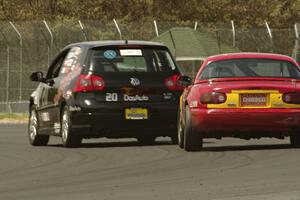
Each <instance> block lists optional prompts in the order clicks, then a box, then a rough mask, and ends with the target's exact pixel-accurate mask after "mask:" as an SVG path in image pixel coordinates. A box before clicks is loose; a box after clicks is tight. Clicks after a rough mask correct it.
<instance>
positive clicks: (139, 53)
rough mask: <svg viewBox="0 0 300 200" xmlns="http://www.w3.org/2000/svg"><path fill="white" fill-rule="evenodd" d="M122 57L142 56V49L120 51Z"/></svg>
mask: <svg viewBox="0 0 300 200" xmlns="http://www.w3.org/2000/svg"><path fill="white" fill-rule="evenodd" d="M120 55H121V56H142V55H143V54H142V50H141V49H120Z"/></svg>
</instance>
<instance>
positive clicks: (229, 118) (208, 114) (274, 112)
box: [191, 108, 300, 132]
mask: <svg viewBox="0 0 300 200" xmlns="http://www.w3.org/2000/svg"><path fill="white" fill-rule="evenodd" d="M191 114H192V122H193V126H194V128H195V130H197V131H201V132H218V131H220V132H224V131H225V132H226V131H227V132H228V131H239V132H252V131H258V132H262V131H268V132H284V131H293V130H296V129H298V130H300V109H199V108H197V109H191Z"/></svg>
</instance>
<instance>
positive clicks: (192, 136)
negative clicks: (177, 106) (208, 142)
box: [184, 106, 203, 151]
mask: <svg viewBox="0 0 300 200" xmlns="http://www.w3.org/2000/svg"><path fill="white" fill-rule="evenodd" d="M202 147H203V138H202V137H201V135H200V134H199V133H197V132H195V130H194V129H193V124H192V117H191V112H190V109H189V107H188V106H186V109H185V125H184V150H185V151H201V150H202Z"/></svg>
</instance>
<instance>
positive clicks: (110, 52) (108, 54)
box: [103, 50, 117, 60]
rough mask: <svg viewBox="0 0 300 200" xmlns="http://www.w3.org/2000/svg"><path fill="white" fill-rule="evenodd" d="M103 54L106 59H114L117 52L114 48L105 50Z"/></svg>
mask: <svg viewBox="0 0 300 200" xmlns="http://www.w3.org/2000/svg"><path fill="white" fill-rule="evenodd" d="M103 56H104V57H105V58H106V59H109V60H112V59H114V58H115V57H117V53H116V52H115V51H113V50H107V51H104V53H103Z"/></svg>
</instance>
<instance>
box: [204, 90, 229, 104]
mask: <svg viewBox="0 0 300 200" xmlns="http://www.w3.org/2000/svg"><path fill="white" fill-rule="evenodd" d="M226 99H227V96H226V94H224V93H221V92H209V93H204V94H202V95H201V97H200V102H201V103H202V104H220V103H224V102H225V101H226Z"/></svg>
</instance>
